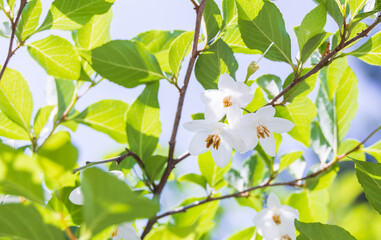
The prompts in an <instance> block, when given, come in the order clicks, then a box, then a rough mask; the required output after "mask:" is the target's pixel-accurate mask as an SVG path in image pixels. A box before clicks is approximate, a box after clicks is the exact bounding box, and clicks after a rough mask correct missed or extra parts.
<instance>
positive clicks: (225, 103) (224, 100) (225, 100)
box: [222, 96, 233, 108]
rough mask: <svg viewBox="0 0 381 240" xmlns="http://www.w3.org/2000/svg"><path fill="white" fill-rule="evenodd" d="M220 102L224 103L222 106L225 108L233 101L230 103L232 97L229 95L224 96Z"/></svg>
mask: <svg viewBox="0 0 381 240" xmlns="http://www.w3.org/2000/svg"><path fill="white" fill-rule="evenodd" d="M222 102H223V103H224V107H225V108H227V107H230V106H231V105H233V103H232V97H231V96H227V97H224V99H223V100H222Z"/></svg>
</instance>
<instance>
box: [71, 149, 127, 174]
mask: <svg viewBox="0 0 381 240" xmlns="http://www.w3.org/2000/svg"><path fill="white" fill-rule="evenodd" d="M128 156H131V153H130V152H127V153H124V154H122V155H120V156H117V157H113V158H109V159H106V160H102V161H97V162H89V161H88V162H86V165H85V166H82V167H79V168H76V169H74V170H73V173H77V172H79V171H81V170H83V169H86V168H89V167H92V166H95V165H99V164H105V163H109V162H116V163H117V164H119V163H120V162H121V161H122V160H123V159H125V158H126V157H128Z"/></svg>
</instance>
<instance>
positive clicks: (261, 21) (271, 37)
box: [236, 0, 292, 65]
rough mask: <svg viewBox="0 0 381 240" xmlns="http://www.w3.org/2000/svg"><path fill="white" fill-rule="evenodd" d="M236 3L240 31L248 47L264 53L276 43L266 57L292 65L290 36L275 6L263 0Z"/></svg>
mask: <svg viewBox="0 0 381 240" xmlns="http://www.w3.org/2000/svg"><path fill="white" fill-rule="evenodd" d="M236 3H237V7H238V17H239V18H238V24H239V29H240V31H241V34H242V38H243V41H244V42H245V44H246V46H248V47H249V48H251V49H258V50H260V51H262V52H264V51H265V50H266V49H267V48H268V47H269V46H270V44H271V43H272V42H274V45H273V46H272V47H271V48H270V50H269V51H268V52H267V54H266V55H265V57H266V58H268V59H270V60H273V61H282V62H286V63H288V64H290V65H292V60H291V40H290V36H289V35H288V33H287V32H286V28H285V26H284V21H283V18H282V14H281V13H280V11H279V9H278V8H277V7H276V6H275V4H273V3H271V2H269V1H263V0H259V1H258V0H237V1H236Z"/></svg>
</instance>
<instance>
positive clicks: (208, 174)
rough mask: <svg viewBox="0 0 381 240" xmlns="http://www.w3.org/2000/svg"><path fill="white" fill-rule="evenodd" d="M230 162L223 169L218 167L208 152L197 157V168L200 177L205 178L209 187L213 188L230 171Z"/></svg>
mask: <svg viewBox="0 0 381 240" xmlns="http://www.w3.org/2000/svg"><path fill="white" fill-rule="evenodd" d="M230 166H231V161H230V163H229V164H228V165H226V166H225V167H223V168H220V167H218V166H217V165H216V164H215V163H214V161H213V158H212V154H211V153H210V151H208V152H206V153H203V154H200V155H199V156H198V167H199V169H200V172H201V175H202V176H204V177H205V179H206V181H207V183H208V184H209V186H210V187H212V188H214V187H216V186H217V184H218V183H219V182H220V181H221V180H223V178H224V175H225V173H227V172H228V171H229V169H230Z"/></svg>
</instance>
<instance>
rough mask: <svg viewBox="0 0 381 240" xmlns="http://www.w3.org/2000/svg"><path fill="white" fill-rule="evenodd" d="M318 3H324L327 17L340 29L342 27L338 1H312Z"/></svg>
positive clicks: (341, 14)
mask: <svg viewBox="0 0 381 240" xmlns="http://www.w3.org/2000/svg"><path fill="white" fill-rule="evenodd" d="M314 1H315V2H318V3H320V4H321V3H325V5H326V7H327V11H328V13H329V15H330V16H331V17H332V18H333V19H334V20H335V22H336V23H337V24H338V25H339V27H341V26H342V25H343V13H342V11H341V7H340V6H339V5H338V3H337V1H338V0H314Z"/></svg>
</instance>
